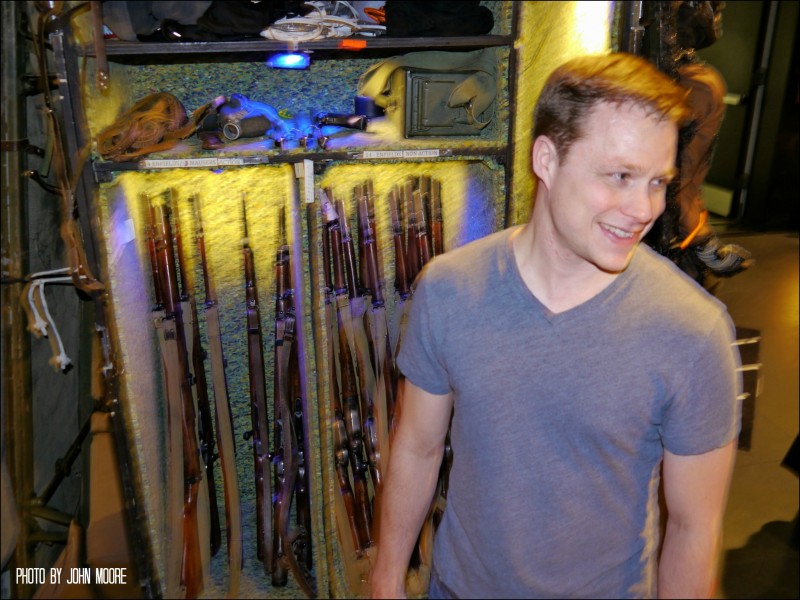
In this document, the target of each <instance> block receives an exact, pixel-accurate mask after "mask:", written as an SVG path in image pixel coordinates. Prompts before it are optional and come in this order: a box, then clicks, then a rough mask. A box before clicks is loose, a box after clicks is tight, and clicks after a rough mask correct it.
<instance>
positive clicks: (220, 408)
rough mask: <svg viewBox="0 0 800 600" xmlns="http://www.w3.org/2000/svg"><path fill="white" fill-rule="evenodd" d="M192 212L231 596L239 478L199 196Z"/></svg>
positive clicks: (238, 547) (237, 557)
mask: <svg viewBox="0 0 800 600" xmlns="http://www.w3.org/2000/svg"><path fill="white" fill-rule="evenodd" d="M190 202H192V207H193V208H194V214H195V222H196V229H195V241H196V243H197V249H198V252H199V255H200V265H201V266H202V270H203V288H204V290H205V298H206V301H205V315H206V328H207V332H208V348H209V353H210V358H211V373H212V381H213V385H214V421H215V425H216V427H215V430H216V432H217V447H218V448H219V458H220V463H221V464H222V482H223V492H224V496H225V525H226V539H227V542H228V568H229V569H230V579H229V581H228V597H229V598H235V597H236V596H237V595H238V592H239V576H240V572H241V570H242V525H241V508H240V502H239V480H238V477H237V475H236V448H235V446H234V433H233V415H232V414H231V406H230V399H229V396H228V382H227V379H226V376H225V357H224V356H223V354H222V334H221V328H220V321H219V308H218V306H217V292H216V289H215V287H214V283H213V281H212V279H211V275H210V273H209V269H208V258H207V257H206V243H205V234H204V231H203V218H202V214H201V213H202V210H201V208H200V197H199V196H193V197H191V198H190Z"/></svg>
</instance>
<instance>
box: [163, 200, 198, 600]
mask: <svg viewBox="0 0 800 600" xmlns="http://www.w3.org/2000/svg"><path fill="white" fill-rule="evenodd" d="M154 211H155V232H154V241H155V250H156V257H157V259H158V268H159V272H158V275H159V281H160V285H161V293H162V295H163V300H164V311H165V317H164V329H165V332H164V334H165V335H164V337H165V338H168V337H171V336H173V335H174V338H175V344H174V345H173V344H170V346H174V348H175V352H174V353H173V355H172V356H173V358H174V359H176V362H177V369H173V368H171V367H170V368H169V369H168V371H169V372H168V378H171V379H173V380H174V378H175V377H176V376H177V378H178V380H179V382H180V400H181V402H180V406H181V431H182V434H183V436H182V440H183V482H184V502H183V559H182V563H181V585H182V586H183V587H184V589H185V591H186V597H187V598H196V597H197V596H198V595H200V594H201V593H202V591H203V586H204V582H205V572H204V568H203V558H202V552H203V550H202V547H201V544H200V533H199V525H198V523H199V519H200V518H201V516H203V515H201V514H199V512H198V494H199V490H200V482H201V481H202V479H203V473H202V468H201V466H200V460H201V458H200V448H199V445H198V442H197V433H196V429H195V417H196V415H195V409H194V399H193V398H192V390H191V388H190V384H189V382H190V379H189V366H188V358H187V350H186V343H185V340H186V336H185V332H184V327H183V318H182V315H181V307H180V302H179V294H178V281H177V274H176V272H175V256H174V249H173V247H172V233H171V230H170V223H169V212H170V210H169V207H168V206H166V205H164V204H156V205H155V206H154ZM172 327H174V330H172V331H170V330H171V329H172ZM170 362H172V361H170ZM206 516H207V515H206Z"/></svg>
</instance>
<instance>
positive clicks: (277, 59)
mask: <svg viewBox="0 0 800 600" xmlns="http://www.w3.org/2000/svg"><path fill="white" fill-rule="evenodd" d="M310 64H311V57H310V56H309V55H308V54H306V53H304V52H281V53H279V54H273V55H272V56H270V57H269V58H268V59H267V65H268V66H270V67H272V68H273V69H307V68H308V65H310Z"/></svg>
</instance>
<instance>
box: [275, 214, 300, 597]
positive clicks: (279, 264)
mask: <svg viewBox="0 0 800 600" xmlns="http://www.w3.org/2000/svg"><path fill="white" fill-rule="evenodd" d="M284 218H285V213H284V211H283V208H281V214H280V218H279V221H281V227H280V231H281V236H282V235H283V231H284V226H283V220H284ZM288 261H289V248H288V246H286V245H285V244H283V243H281V244H280V245H279V247H278V255H277V259H276V261H275V285H276V291H275V350H274V359H275V365H274V380H273V384H274V387H273V403H274V413H273V414H274V416H273V421H272V430H273V437H272V441H273V444H274V445H275V449H274V450H273V452H272V470H273V484H274V488H273V495H272V518H273V526H272V529H273V536H272V585H273V586H276V587H282V586H285V585H286V582H287V580H288V577H289V564H288V560H289V559H288V557H287V556H286V554H287V553H291V551H292V549H291V545H289V547H288V548H286V547H285V546H284V541H285V537H284V535H283V534H284V529H283V526H282V525H283V524H284V523H286V524H287V526H288V515H287V514H285V513H288V512H289V509H290V508H291V501H292V498H291V495H292V492H293V490H291V489H287V487H286V480H287V475H288V473H287V462H288V463H292V462H293V461H292V457H291V454H292V453H293V452H296V446H295V444H294V443H290V445H289V446H288V447H287V446H285V445H284V435H283V432H284V428H288V429H291V427H292V423H291V415H290V414H288V413H289V408H288V407H289V399H288V394H289V390H288V381H287V376H288V364H289V356H288V354H289V353H290V352H291V348H292V345H293V344H292V342H293V340H292V338H291V336H292V335H293V327H292V325H293V323H292V325H289V327H291V330H290V331H288V332H287V318H292V319H293V318H294V317H293V316H291V317H288V316H287V310H286V309H287V306H286V304H287V298H286V292H287V286H286V275H287V271H288V268H289V265H288ZM287 334H288V338H287ZM287 459H288V460H287ZM288 468H289V469H291V468H292V464H289V465H288Z"/></svg>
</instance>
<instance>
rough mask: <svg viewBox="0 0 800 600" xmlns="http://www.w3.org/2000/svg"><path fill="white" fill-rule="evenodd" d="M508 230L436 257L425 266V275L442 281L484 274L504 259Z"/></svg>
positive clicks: (509, 230)
mask: <svg viewBox="0 0 800 600" xmlns="http://www.w3.org/2000/svg"><path fill="white" fill-rule="evenodd" d="M511 232H512V230H511V229H504V230H502V231H498V232H495V233H490V234H489V235H487V236H484V237H482V238H478V239H476V240H472V241H470V242H467V243H466V244H464V245H463V246H459V247H458V248H454V249H453V250H450V251H448V252H445V253H444V254H441V255H439V256H437V257H436V258H435V259H434V260H432V261H431V262H430V263H429V264H428V265H427V266H426V268H425V272H424V275H425V278H427V279H429V280H437V281H443V280H448V279H461V278H463V277H465V276H467V277H468V278H470V279H471V278H473V277H474V276H475V275H477V274H480V276H482V277H483V276H486V275H487V274H488V273H487V270H489V269H492V268H493V267H494V266H496V265H497V263H498V261H504V260H505V258H506V244H507V241H508V238H509V236H510V235H511Z"/></svg>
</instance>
